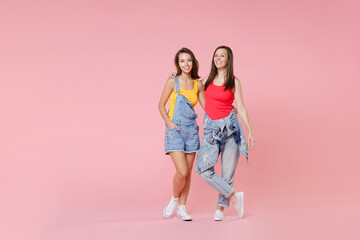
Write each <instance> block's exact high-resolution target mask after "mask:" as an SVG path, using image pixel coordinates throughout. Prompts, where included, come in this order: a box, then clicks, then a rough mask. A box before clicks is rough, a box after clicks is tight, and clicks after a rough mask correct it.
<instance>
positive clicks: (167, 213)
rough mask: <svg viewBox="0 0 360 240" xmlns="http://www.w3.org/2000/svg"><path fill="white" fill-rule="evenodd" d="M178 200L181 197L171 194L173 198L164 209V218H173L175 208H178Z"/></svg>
mask: <svg viewBox="0 0 360 240" xmlns="http://www.w3.org/2000/svg"><path fill="white" fill-rule="evenodd" d="M178 201H179V198H175V197H174V196H171V199H170V201H169V203H168V205H166V207H165V208H164V211H163V215H164V218H171V217H172V216H173V215H174V212H175V208H176V205H177V203H178Z"/></svg>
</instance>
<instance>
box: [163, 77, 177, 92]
mask: <svg viewBox="0 0 360 240" xmlns="http://www.w3.org/2000/svg"><path fill="white" fill-rule="evenodd" d="M174 86H175V79H174V78H173V77H169V78H168V79H167V80H166V84H165V88H167V89H170V90H173V89H174Z"/></svg>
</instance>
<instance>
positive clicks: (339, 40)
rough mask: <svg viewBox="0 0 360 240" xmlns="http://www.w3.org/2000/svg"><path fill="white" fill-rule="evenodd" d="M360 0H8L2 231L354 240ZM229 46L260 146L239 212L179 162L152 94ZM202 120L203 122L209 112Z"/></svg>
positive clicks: (2, 54) (239, 177) (0, 94)
mask: <svg viewBox="0 0 360 240" xmlns="http://www.w3.org/2000/svg"><path fill="white" fill-rule="evenodd" d="M359 9H360V2H359V1H340V0H338V1H325V0H323V1H320V0H316V1H309V0H306V1H300V0H297V1H285V0H272V1H265V0H263V1H243V0H241V1H235V0H234V1H228V0H225V1H212V0H208V1H194V2H193V1H190V0H184V1H165V0H155V1H139V0H135V1H100V0H91V1H85V0H83V1H70V0H66V1H40V0H38V1H21V0H19V1H1V2H0V34H1V35H0V114H1V120H0V239H4V240H5V239H6V240H8V239H27V240H29V239H53V240H64V239H74V240H75V239H76V240H78V239H125V237H126V238H127V239H140V238H142V239H178V238H179V239H180V238H182V237H184V236H185V237H187V238H188V239H206V238H207V239H228V238H230V237H237V238H238V237H239V238H240V237H243V239H304V238H307V239H320V238H323V239H340V238H342V239H359V238H360V231H359V230H358V225H359V220H358V217H359V214H360V203H359V201H360V192H359V189H360V188H359V187H360V186H359V185H360V184H359V183H360V177H359V170H360V161H359V154H358V151H359V148H358V143H359V140H358V138H359V137H360V136H359V135H360V130H359V125H358V124H359V122H360V114H359V107H360V106H359V105H360V104H359V103H360V97H359V93H358V92H359V90H360V83H359V79H360V70H359V63H360V58H359V56H360V55H359V53H360V51H359V50H360V45H359V42H360V33H359V23H360V17H359V14H358V13H359ZM222 44H225V45H228V46H230V47H231V48H232V50H233V52H234V55H235V74H236V76H237V77H238V78H240V79H241V81H242V85H243V91H244V98H245V103H246V106H247V108H248V111H249V114H250V119H251V122H252V125H253V128H254V132H255V137H256V140H257V143H256V148H255V150H254V151H252V152H250V164H249V165H248V166H247V165H246V163H245V159H244V158H242V159H241V162H240V164H239V167H238V171H237V174H236V179H235V189H238V190H241V191H244V192H245V209H246V212H245V217H244V219H242V220H236V213H235V211H234V210H233V209H232V208H229V209H228V210H226V220H225V221H224V222H220V223H214V222H213V221H212V214H213V211H214V207H215V203H216V200H217V193H216V192H215V191H214V190H213V189H211V188H210V187H208V185H206V184H205V183H204V182H203V181H202V180H201V179H200V177H199V176H197V175H196V174H195V173H193V183H192V188H191V191H190V197H189V201H188V205H187V208H188V210H189V212H190V213H191V214H192V215H193V218H194V221H193V222H192V223H184V222H181V221H180V220H178V219H171V220H164V219H163V218H162V208H163V206H164V205H165V204H166V202H167V201H168V199H169V197H170V195H171V190H172V189H171V187H172V176H173V174H174V172H175V170H174V167H173V164H172V162H171V160H170V158H169V157H168V156H165V155H164V154H163V152H164V143H163V141H164V140H163V138H164V124H163V121H162V119H161V117H160V114H159V112H158V109H157V104H158V100H159V98H160V94H161V91H162V89H163V86H164V84H165V81H166V78H167V76H168V75H169V73H170V72H171V71H175V68H174V65H173V57H174V54H175V53H176V51H177V50H178V49H179V48H181V47H183V46H186V47H188V48H190V49H192V50H193V51H194V53H195V55H196V57H197V58H198V60H199V62H200V75H201V76H205V75H206V74H207V73H208V72H209V69H210V63H211V56H212V53H213V51H214V49H215V48H216V47H217V46H219V45H222ZM196 110H197V112H198V113H199V119H198V123H199V125H200V126H202V118H203V111H202V110H201V108H200V106H196ZM218 169H219V168H218Z"/></svg>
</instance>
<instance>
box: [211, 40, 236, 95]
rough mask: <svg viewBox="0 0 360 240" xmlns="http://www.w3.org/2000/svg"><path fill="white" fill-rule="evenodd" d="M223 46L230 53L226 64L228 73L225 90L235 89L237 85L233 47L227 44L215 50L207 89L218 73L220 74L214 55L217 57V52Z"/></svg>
mask: <svg viewBox="0 0 360 240" xmlns="http://www.w3.org/2000/svg"><path fill="white" fill-rule="evenodd" d="M220 48H223V49H225V50H226V52H227V55H228V63H227V65H226V73H225V76H224V78H225V83H224V85H225V89H224V91H226V90H227V89H231V90H233V89H234V87H235V76H234V56H233V53H232V51H231V49H230V48H229V47H227V46H220V47H217V48H216V49H215V51H214V54H213V57H212V60H211V70H210V74H209V77H208V79H207V81H206V83H205V90H206V89H207V88H208V87H209V85H210V83H212V82H213V81H214V78H215V77H216V75H217V74H218V69H217V67H216V66H215V63H214V57H215V53H216V51H217V50H218V49H220Z"/></svg>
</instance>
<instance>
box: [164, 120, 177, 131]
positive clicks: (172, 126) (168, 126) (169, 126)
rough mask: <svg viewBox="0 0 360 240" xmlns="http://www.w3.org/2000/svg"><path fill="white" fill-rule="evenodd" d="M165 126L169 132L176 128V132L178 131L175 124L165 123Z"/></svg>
mask: <svg viewBox="0 0 360 240" xmlns="http://www.w3.org/2000/svg"><path fill="white" fill-rule="evenodd" d="M166 126H167V128H168V129H169V130H170V129H174V128H176V129H177V130H178V131H180V129H179V127H178V126H177V125H176V124H175V123H173V122H169V123H167V124H166Z"/></svg>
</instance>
